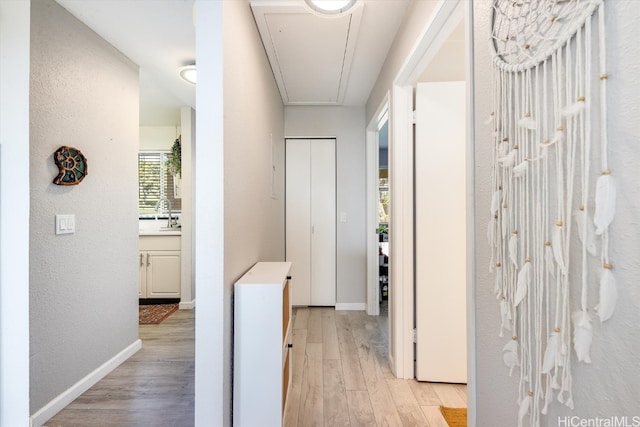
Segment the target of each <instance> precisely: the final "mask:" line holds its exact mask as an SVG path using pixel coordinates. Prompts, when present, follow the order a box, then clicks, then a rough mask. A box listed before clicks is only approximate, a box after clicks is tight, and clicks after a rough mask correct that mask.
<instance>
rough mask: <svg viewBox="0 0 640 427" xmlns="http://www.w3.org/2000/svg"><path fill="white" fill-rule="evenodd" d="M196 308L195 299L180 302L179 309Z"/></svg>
mask: <svg viewBox="0 0 640 427" xmlns="http://www.w3.org/2000/svg"><path fill="white" fill-rule="evenodd" d="M194 308H196V300H195V299H192V300H191V301H180V304H178V310H193V309H194Z"/></svg>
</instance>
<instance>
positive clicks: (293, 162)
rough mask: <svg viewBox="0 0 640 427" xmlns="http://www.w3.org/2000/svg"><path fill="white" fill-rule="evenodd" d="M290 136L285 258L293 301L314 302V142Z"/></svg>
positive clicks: (287, 171) (288, 146) (293, 302)
mask: <svg viewBox="0 0 640 427" xmlns="http://www.w3.org/2000/svg"><path fill="white" fill-rule="evenodd" d="M309 142H310V141H309V140H308V139H288V140H287V145H286V168H285V170H286V171H285V173H286V213H285V214H286V260H287V261H290V262H291V278H292V279H291V283H292V289H291V301H292V304H293V305H309V304H310V303H311V191H310V188H311V175H310V168H311V145H310V144H309Z"/></svg>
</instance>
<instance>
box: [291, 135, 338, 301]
mask: <svg viewBox="0 0 640 427" xmlns="http://www.w3.org/2000/svg"><path fill="white" fill-rule="evenodd" d="M335 164H336V161H335V139H287V142H286V260H287V261H290V262H291V263H292V266H291V276H292V277H293V280H292V301H293V305H311V306H334V305H335V302H336V166H335Z"/></svg>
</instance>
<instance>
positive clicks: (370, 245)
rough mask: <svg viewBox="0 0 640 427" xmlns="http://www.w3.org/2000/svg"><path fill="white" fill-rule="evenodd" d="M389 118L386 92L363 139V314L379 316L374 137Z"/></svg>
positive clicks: (375, 145) (377, 148)
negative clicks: (364, 265)
mask: <svg viewBox="0 0 640 427" xmlns="http://www.w3.org/2000/svg"><path fill="white" fill-rule="evenodd" d="M388 117H389V92H387V94H386V95H385V96H384V99H383V100H382V103H380V107H378V110H377V111H376V113H375V115H374V116H373V118H372V119H371V122H370V123H369V126H367V136H366V137H367V139H366V147H365V150H366V186H367V199H366V200H367V202H366V207H367V213H366V224H367V228H366V230H367V231H366V235H367V282H366V283H367V314H368V315H370V316H378V315H379V314H380V284H379V278H378V275H379V270H378V269H379V259H378V250H377V248H378V234H377V233H374V232H373V230H374V229H377V228H378V197H379V196H378V163H379V159H378V153H379V140H378V134H379V131H380V127H381V126H382V125H383V124H384V122H385V120H388Z"/></svg>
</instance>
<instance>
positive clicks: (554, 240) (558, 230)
mask: <svg viewBox="0 0 640 427" xmlns="http://www.w3.org/2000/svg"><path fill="white" fill-rule="evenodd" d="M562 247H563V245H562V222H561V221H558V222H557V223H556V226H555V227H554V228H553V232H552V233H551V248H552V249H553V259H555V260H556V264H558V267H560V270H562V273H563V274H564V273H565V266H564V253H563V250H562Z"/></svg>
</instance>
